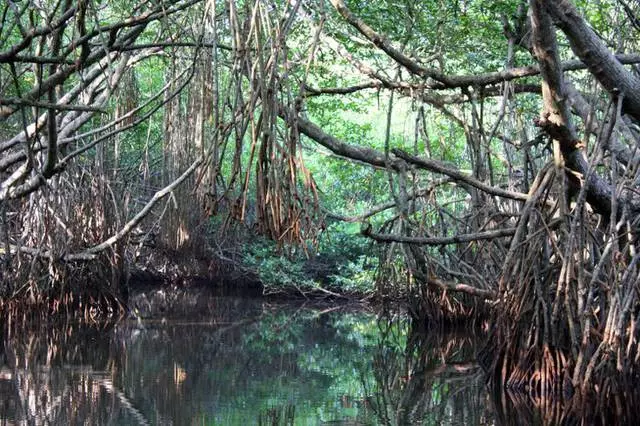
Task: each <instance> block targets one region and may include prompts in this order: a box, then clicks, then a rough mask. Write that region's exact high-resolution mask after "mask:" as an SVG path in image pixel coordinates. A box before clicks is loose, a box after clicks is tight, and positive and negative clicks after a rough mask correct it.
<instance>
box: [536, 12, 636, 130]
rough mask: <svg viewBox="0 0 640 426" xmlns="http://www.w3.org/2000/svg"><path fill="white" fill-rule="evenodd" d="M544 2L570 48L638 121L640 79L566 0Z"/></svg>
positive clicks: (624, 109)
mask: <svg viewBox="0 0 640 426" xmlns="http://www.w3.org/2000/svg"><path fill="white" fill-rule="evenodd" d="M543 4H544V6H545V8H546V10H547V11H548V12H549V14H550V15H551V17H552V18H553V19H554V20H555V23H556V25H557V26H558V27H560V29H561V30H562V32H564V34H565V35H566V36H567V38H568V39H569V43H570V44H571V48H572V49H573V52H574V53H575V54H576V55H577V56H578V57H579V58H580V59H581V60H582V61H583V62H584V63H585V64H586V65H587V67H588V68H589V71H591V73H592V74H593V75H594V76H595V77H596V78H597V79H598V81H599V82H600V84H602V85H603V86H604V87H605V89H607V90H608V91H609V93H612V94H616V93H622V94H623V95H624V99H623V103H622V107H623V111H624V112H625V113H628V114H630V115H632V116H633V117H634V118H635V119H636V120H638V121H640V79H639V78H638V77H636V76H635V75H634V74H632V73H631V72H629V71H627V70H626V69H625V68H624V67H623V66H622V63H621V62H620V61H618V60H617V59H616V57H615V56H614V55H613V54H612V53H611V52H610V51H609V49H607V46H606V45H605V44H604V42H603V41H602V40H601V39H600V38H599V37H598V36H597V35H596V33H595V32H594V31H593V30H592V29H591V28H590V27H589V25H587V23H586V22H585V20H584V19H583V18H582V17H581V16H580V14H579V13H578V11H577V10H576V8H575V6H574V5H573V4H572V3H571V2H570V1H569V0H545V1H543Z"/></svg>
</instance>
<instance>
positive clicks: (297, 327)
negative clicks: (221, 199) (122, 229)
mask: <svg viewBox="0 0 640 426" xmlns="http://www.w3.org/2000/svg"><path fill="white" fill-rule="evenodd" d="M145 297H146V298H147V301H149V300H152V299H154V298H160V299H162V298H165V299H163V300H164V302H163V303H164V305H163V306H164V308H162V310H160V308H159V306H160V305H162V303H159V302H158V301H156V302H158V303H156V302H150V305H149V306H147V307H146V308H145V307H142V306H141V307H140V308H139V311H140V312H141V313H142V314H144V315H141V316H140V317H139V318H134V319H130V320H127V321H123V322H119V323H110V324H98V323H95V324H86V323H83V324H81V323H77V322H69V323H66V324H57V325H56V326H53V325H51V324H47V323H44V322H40V323H37V324H16V323H11V324H9V323H8V322H7V321H5V322H4V323H3V325H2V329H1V330H2V331H1V333H2V334H1V336H0V338H1V340H2V343H3V344H2V347H1V348H0V424H92V425H107V424H108V425H121V424H126V425H129V424H132V425H136V424H137V425H146V424H149V425H165V424H166V425H169V424H172V425H190V424H198V425H201V424H205V425H234V424H238V425H245V424H259V425H275V424H278V425H281V424H295V425H297V424H342V425H347V424H350V425H360V424H367V425H368V424H393V425H395V424H434V425H440V424H452V425H473V424H495V423H504V424H512V422H510V421H507V420H508V419H509V418H510V417H511V416H514V415H517V416H522V412H521V407H522V406H519V408H517V409H515V408H513V407H514V406H513V405H510V406H509V405H507V406H504V404H500V403H499V402H498V403H496V399H495V398H492V396H491V395H492V394H491V393H490V392H488V391H487V388H486V386H485V378H484V375H483V373H482V371H481V370H480V368H479V367H478V365H477V363H476V362H475V354H476V353H477V351H478V349H479V346H480V345H481V344H483V342H482V339H479V338H476V337H473V336H470V335H468V334H465V333H464V332H452V333H446V334H444V333H437V334H436V333H434V334H426V335H425V334H420V333H414V332H412V330H411V324H410V321H409V320H408V319H407V317H406V316H405V315H403V314H399V313H395V314H386V315H382V316H380V315H378V314H377V313H376V312H373V310H371V309H370V308H366V307H362V306H353V305H329V304H303V303H285V302H273V301H272V302H267V301H264V300H261V299H258V298H239V297H219V296H215V295H210V294H207V293H206V292H199V293H189V292H187V293H184V294H182V295H181V296H179V297H178V296H176V295H175V294H171V295H168V294H149V295H147V296H145ZM160 299H159V300H160ZM160 301H162V300H160ZM154 306H155V307H154ZM145 309H148V310H147V311H145ZM505 407H506V414H505ZM494 408H497V412H498V415H497V416H496V415H495V414H494V411H493V409H494ZM494 416H495V417H494ZM505 416H506V417H505ZM520 418H521V419H522V418H525V417H520ZM525 419H533V420H535V417H530V416H529V417H526V418H525Z"/></svg>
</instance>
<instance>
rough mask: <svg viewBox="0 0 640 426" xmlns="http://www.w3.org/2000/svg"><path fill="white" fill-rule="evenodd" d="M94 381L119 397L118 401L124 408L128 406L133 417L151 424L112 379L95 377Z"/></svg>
mask: <svg viewBox="0 0 640 426" xmlns="http://www.w3.org/2000/svg"><path fill="white" fill-rule="evenodd" d="M93 381H94V382H95V383H97V384H99V385H100V386H102V387H103V388H104V389H105V390H106V391H107V392H109V393H111V394H113V395H114V396H115V397H116V398H118V401H120V404H121V405H122V406H123V407H124V408H126V410H127V411H129V412H130V413H131V415H132V416H133V418H134V419H136V420H137V421H138V424H139V425H143V426H144V425H150V424H151V423H150V422H149V421H148V420H147V418H146V417H145V416H144V414H142V413H141V412H140V410H138V409H137V408H136V407H134V405H133V403H132V402H131V401H130V400H129V398H127V396H126V395H125V394H124V392H122V391H121V390H119V389H118V388H116V387H115V386H114V384H113V381H112V380H111V379H95V378H94V379H93Z"/></svg>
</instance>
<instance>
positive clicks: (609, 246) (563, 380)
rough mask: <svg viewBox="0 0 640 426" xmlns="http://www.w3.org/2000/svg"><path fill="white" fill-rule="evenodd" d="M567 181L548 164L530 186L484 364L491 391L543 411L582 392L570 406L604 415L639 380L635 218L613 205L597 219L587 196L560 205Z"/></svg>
mask: <svg viewBox="0 0 640 426" xmlns="http://www.w3.org/2000/svg"><path fill="white" fill-rule="evenodd" d="M564 178H565V174H564V172H562V169H561V168H555V167H552V166H547V167H545V168H544V169H542V170H541V171H540V173H539V174H538V177H537V178H536V181H535V182H534V185H533V186H532V188H531V191H530V193H529V194H530V196H531V197H530V199H529V200H528V201H527V202H526V203H525V206H524V207H523V209H522V212H521V219H520V222H519V224H518V226H517V229H516V233H515V236H514V238H513V241H512V244H511V247H510V250H509V252H508V254H507V256H506V260H505V262H504V267H503V273H502V277H501V280H500V283H499V302H500V304H501V306H502V308H501V309H500V310H498V311H497V312H496V321H495V328H494V329H493V334H494V336H493V338H491V339H489V344H488V346H487V347H486V348H485V349H484V350H483V353H482V356H481V361H482V362H483V363H484V364H485V367H486V368H487V369H488V370H489V371H490V372H492V374H493V380H492V382H493V383H494V385H496V386H497V387H499V388H501V389H509V390H511V391H518V392H526V393H528V394H529V396H530V397H531V398H532V400H534V401H538V403H539V405H540V404H541V405H545V404H546V403H548V401H550V400H562V399H568V397H570V396H572V395H576V398H573V399H572V400H573V401H574V402H573V404H578V401H582V403H586V401H589V404H590V405H591V406H594V404H593V401H596V404H595V406H597V407H600V408H602V409H603V410H606V409H608V408H611V407H610V404H613V403H614V401H615V398H614V396H615V395H617V394H619V393H621V392H631V393H634V392H635V391H634V390H633V386H632V384H633V383H636V380H637V379H638V374H639V373H640V371H639V370H638V361H640V347H639V345H638V337H639V336H638V333H639V331H638V315H639V314H640V304H639V303H638V290H640V289H639V288H638V286H639V285H640V279H639V275H638V274H639V264H638V261H639V260H640V255H639V254H638V252H637V250H636V248H635V245H634V241H635V238H637V237H636V236H635V234H634V232H633V230H634V229H637V226H638V224H637V218H634V217H630V216H629V214H628V213H629V212H628V211H627V210H626V209H625V208H623V207H622V206H620V208H617V206H616V205H614V206H612V211H613V213H612V214H611V216H610V221H607V220H606V219H607V218H605V220H600V221H599V222H597V221H596V220H595V215H593V214H592V213H590V212H589V211H588V210H587V205H586V204H585V198H586V197H585V190H584V189H583V190H582V191H581V192H580V194H579V195H578V196H577V198H576V200H575V203H574V204H572V205H565V204H563V199H564V198H563V196H562V194H564V190H563V189H564V188H565V186H564V184H565V182H563V181H562V180H563V179H564ZM623 186H624V185H623V184H622V183H621V184H620V185H618V190H620V188H622V187H623ZM557 188H562V189H561V190H558V189H557ZM559 194H560V196H559ZM601 218H602V217H601ZM634 221H635V222H636V223H634ZM607 222H609V223H607ZM629 400H631V398H629ZM614 408H615V410H616V411H617V412H618V411H620V410H621V408H620V407H614ZM581 409H582V408H581ZM616 415H621V413H616Z"/></svg>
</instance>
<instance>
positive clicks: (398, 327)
mask: <svg viewBox="0 0 640 426" xmlns="http://www.w3.org/2000/svg"><path fill="white" fill-rule="evenodd" d="M398 321H400V323H398ZM379 326H380V333H381V336H382V338H381V340H380V343H379V345H378V350H377V352H376V354H375V356H374V359H373V370H374V372H375V373H374V375H375V382H374V383H366V381H365V383H364V385H365V387H367V388H368V392H367V393H368V395H371V397H370V398H369V403H370V404H371V408H372V409H373V410H374V411H375V412H376V414H377V417H378V419H379V421H380V422H381V423H383V424H411V423H414V422H421V423H426V424H481V423H486V420H487V418H488V417H490V416H489V415H488V412H487V409H486V407H487V402H488V401H487V396H486V390H485V389H484V386H483V385H484V375H483V373H482V371H481V370H480V367H479V366H478V365H477V363H476V362H475V353H476V349H477V347H476V344H477V342H478V341H479V339H477V338H474V337H473V336H470V335H468V334H464V333H462V334H461V333H455V332H451V333H446V334H442V333H437V334H436V333H434V334H422V333H415V332H412V331H411V330H410V328H411V326H410V325H409V324H408V323H407V322H406V320H404V319H402V320H398V319H395V320H385V321H380V322H379ZM407 334H408V335H409V337H408V339H405V338H404V336H406V335H407ZM405 341H406V343H405Z"/></svg>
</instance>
